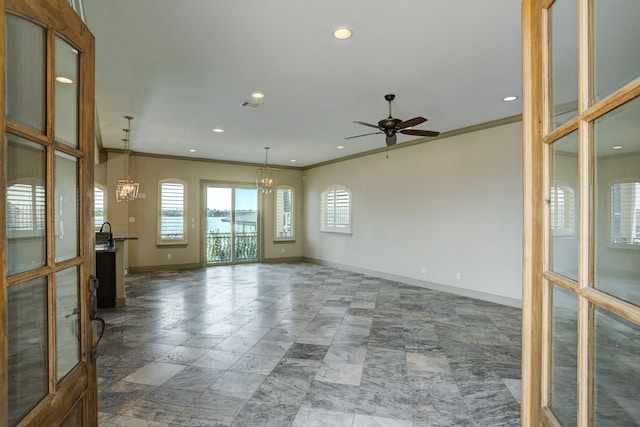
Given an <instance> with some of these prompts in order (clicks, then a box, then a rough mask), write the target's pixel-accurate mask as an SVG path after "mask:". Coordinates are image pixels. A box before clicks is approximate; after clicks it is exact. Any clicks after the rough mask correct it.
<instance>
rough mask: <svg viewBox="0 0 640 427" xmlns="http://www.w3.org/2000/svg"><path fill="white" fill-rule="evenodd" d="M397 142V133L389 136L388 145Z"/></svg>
mask: <svg viewBox="0 0 640 427" xmlns="http://www.w3.org/2000/svg"><path fill="white" fill-rule="evenodd" d="M395 143H396V134H395V133H394V134H393V135H391V136H387V147H388V146H390V145H393V144H395Z"/></svg>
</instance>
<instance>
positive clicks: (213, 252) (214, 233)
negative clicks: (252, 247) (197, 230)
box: [206, 187, 232, 264]
mask: <svg viewBox="0 0 640 427" xmlns="http://www.w3.org/2000/svg"><path fill="white" fill-rule="evenodd" d="M231 195H232V189H231V188H220V187H207V239H206V240H207V249H206V253H207V263H212V264H221V263H228V262H231V243H232V240H231V219H232V218H231V213H232V212H231Z"/></svg>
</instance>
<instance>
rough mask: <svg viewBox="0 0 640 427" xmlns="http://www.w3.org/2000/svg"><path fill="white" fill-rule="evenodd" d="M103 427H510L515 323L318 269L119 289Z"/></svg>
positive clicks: (297, 267)
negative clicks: (122, 292) (122, 300)
mask: <svg viewBox="0 0 640 427" xmlns="http://www.w3.org/2000/svg"><path fill="white" fill-rule="evenodd" d="M126 286H127V306H126V307H123V308H118V309H101V310H100V315H101V316H102V317H103V318H104V319H105V320H106V322H107V328H106V332H105V335H104V338H103V341H102V342H101V343H100V346H99V347H98V353H99V358H98V381H99V392H98V400H99V411H100V413H99V423H100V425H101V426H238V427H240V426H278V427H280V426H304V427H314V426H348V427H360V426H372V427H373V426H385V427H394V426H397V427H409V426H413V427H421V426H517V425H520V406H519V394H520V352H521V344H520V343H521V341H520V325H521V323H520V315H521V312H520V310H519V309H515V308H512V307H505V306H501V305H497V304H492V303H488V302H484V301H479V300H474V299H470V298H465V297H460V296H456V295H452V294H447V293H442V292H437V291H432V290H428V289H423V288H418V287H414V286H409V285H404V284H401V283H397V282H391V281H388V280H384V279H380V278H377V277H370V276H365V275H362V274H358V273H353V272H349V271H344V270H338V269H334V268H330V267H325V266H319V265H315V264H306V263H299V264H243V265H236V266H221V267H212V268H207V269H198V270H186V271H185V270H183V271H163V272H153V273H138V274H132V275H130V276H128V277H127V284H126Z"/></svg>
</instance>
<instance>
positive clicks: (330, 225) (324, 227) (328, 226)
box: [320, 184, 353, 235]
mask: <svg viewBox="0 0 640 427" xmlns="http://www.w3.org/2000/svg"><path fill="white" fill-rule="evenodd" d="M337 192H345V193H346V194H347V196H348V206H347V208H348V213H347V215H346V216H347V221H348V222H347V224H346V225H338V224H337V221H336V217H337V215H339V213H338V212H336V210H337V208H338V207H337V206H335V204H337V203H336V202H335V200H336V193H337ZM331 194H333V199H334V207H333V218H332V220H329V216H330V214H331V213H330V212H329V211H330V208H329V201H330V199H331ZM343 215H344V214H343ZM352 227H353V194H352V192H351V190H350V189H349V188H347V187H345V186H344V185H340V184H333V185H330V186H328V187H326V188H325V189H324V190H323V191H322V194H321V195H320V231H321V232H323V233H337V234H348V235H351V234H352V233H351V230H352Z"/></svg>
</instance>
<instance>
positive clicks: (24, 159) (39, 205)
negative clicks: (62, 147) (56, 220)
mask: <svg viewBox="0 0 640 427" xmlns="http://www.w3.org/2000/svg"><path fill="white" fill-rule="evenodd" d="M7 139H8V144H7V198H6V201H7V251H6V252H7V275H9V276H10V275H13V274H16V273H21V272H23V271H28V270H33V269H34V268H38V267H41V266H43V265H44V263H45V251H46V246H45V225H46V221H45V212H46V211H45V151H44V147H42V146H41V145H39V144H36V143H33V142H30V141H27V140H26V139H23V138H20V137H17V136H15V135H11V134H7Z"/></svg>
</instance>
